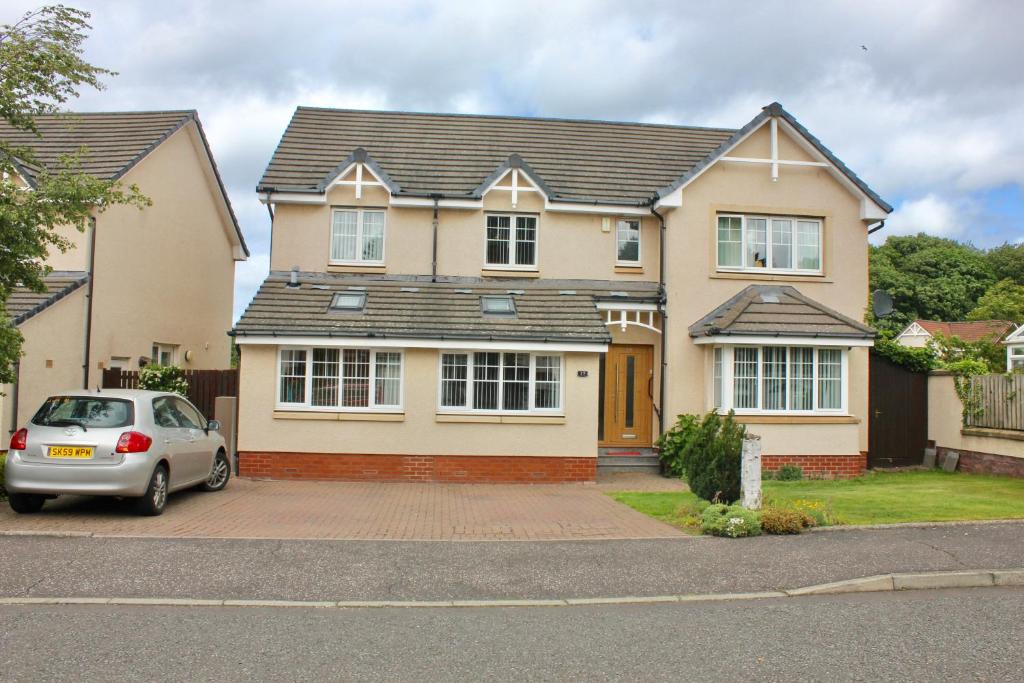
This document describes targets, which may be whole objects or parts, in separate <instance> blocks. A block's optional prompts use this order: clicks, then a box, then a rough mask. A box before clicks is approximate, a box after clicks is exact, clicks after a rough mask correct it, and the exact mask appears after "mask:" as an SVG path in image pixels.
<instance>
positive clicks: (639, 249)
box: [615, 217, 717, 266]
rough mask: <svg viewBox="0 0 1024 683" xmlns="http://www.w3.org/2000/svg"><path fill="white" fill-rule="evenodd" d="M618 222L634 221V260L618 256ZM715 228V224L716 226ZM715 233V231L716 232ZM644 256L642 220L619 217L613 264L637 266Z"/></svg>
mask: <svg viewBox="0 0 1024 683" xmlns="http://www.w3.org/2000/svg"><path fill="white" fill-rule="evenodd" d="M620 223H636V260H635V261H623V260H622V259H620V258H619V246H620V245H621V244H622V242H621V241H620V240H619V224H620ZM715 229H716V230H717V225H716V228H715ZM716 234H717V233H716ZM643 258H644V222H643V221H642V220H640V219H639V218H626V217H620V218H618V219H616V221H615V265H617V266H639V265H640V264H641V263H643Z"/></svg>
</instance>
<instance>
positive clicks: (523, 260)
mask: <svg viewBox="0 0 1024 683" xmlns="http://www.w3.org/2000/svg"><path fill="white" fill-rule="evenodd" d="M258 193H259V197H260V199H261V200H262V201H263V202H264V203H266V204H267V205H268V206H269V207H271V210H272V215H273V248H272V253H271V273H270V275H269V277H268V278H267V280H266V281H265V282H264V283H263V285H262V286H261V288H260V290H259V292H258V293H257V295H256V297H255V298H254V300H253V301H252V303H251V304H250V305H249V307H248V310H247V311H246V312H245V314H244V315H243V317H242V318H241V320H240V321H239V322H238V323H237V325H236V327H235V329H234V330H233V334H234V335H235V339H236V341H237V342H238V344H239V346H240V348H241V349H242V354H241V358H242V361H241V380H240V402H239V410H240V415H239V459H240V460H239V462H240V468H241V473H242V474H243V475H250V476H268V477H279V478H303V477H305V478H317V479H362V480H439V481H523V482H554V481H588V480H593V479H594V477H595V473H596V468H597V465H598V455H599V453H609V454H616V453H645V452H648V449H650V447H651V446H652V444H653V442H654V440H655V438H656V437H657V435H658V434H659V433H660V432H661V431H663V430H664V429H667V428H668V427H670V426H671V425H672V424H673V423H674V421H675V417H676V416H677V415H678V414H680V413H703V412H705V411H709V410H719V411H721V412H725V411H728V410H734V411H735V412H736V414H737V415H738V416H739V417H738V419H740V420H741V421H743V422H744V423H746V424H747V425H748V427H749V429H750V431H752V432H754V433H757V434H759V435H761V437H762V440H763V448H764V452H765V454H766V455H765V458H764V463H765V466H766V467H767V468H769V469H774V468H776V467H778V466H779V465H780V464H783V463H788V462H793V463H797V464H799V465H801V466H802V467H803V468H804V469H805V471H808V472H811V473H820V474H825V475H839V476H844V475H848V474H853V473H856V472H859V471H860V470H861V469H863V468H864V466H865V462H866V451H867V443H868V439H867V428H868V424H867V420H866V419H865V418H866V415H867V409H868V395H867V391H868V347H870V346H871V345H872V340H873V338H874V331H873V330H871V329H870V328H868V327H866V326H865V325H863V324H862V323H861V322H859V320H860V319H861V317H862V315H863V310H864V307H865V302H866V300H867V290H868V242H867V233H868V228H869V226H871V225H872V224H876V223H878V222H879V221H881V220H882V219H884V218H885V217H886V215H887V214H888V213H889V212H890V211H891V208H890V207H889V206H888V205H887V204H886V203H885V202H884V201H883V200H882V199H881V198H880V197H878V195H876V194H875V193H874V192H873V191H872V190H871V189H870V188H868V186H867V185H866V184H865V183H864V182H863V181H862V180H860V179H859V178H858V177H857V176H856V175H854V174H853V172H851V171H850V170H849V169H848V168H847V167H846V166H844V165H843V163H842V162H840V161H839V160H838V159H837V158H836V157H835V156H834V155H833V154H832V153H831V152H829V150H828V149H826V148H825V147H824V146H823V145H822V144H821V143H820V142H819V141H818V140H817V139H816V138H815V137H814V136H813V135H811V134H810V133H809V132H808V131H807V130H806V129H804V127H803V126H802V125H801V124H800V123H799V122H797V121H796V119H794V118H793V117H792V116H791V115H790V114H789V113H787V112H786V111H785V110H784V109H783V108H782V107H781V106H780V105H779V104H772V105H770V106H768V107H765V108H764V110H763V111H761V112H760V113H759V114H758V115H757V116H756V117H754V118H753V120H751V121H750V122H749V123H747V124H746V125H745V126H743V127H742V128H740V129H738V130H734V129H712V128H696V127H684V126H666V125H647V124H635V123H612V122H603V121H574V120H561V119H535V118H517V117H503V116H464V115H439V114H415V113H399V112H372V111H347V110H331V109H312V108H299V109H298V110H297V111H296V112H295V114H294V116H293V118H292V120H291V123H290V124H289V126H288V129H287V130H286V131H285V133H284V136H283V138H282V139H281V142H280V144H279V146H278V148H277V150H276V152H275V153H274V156H273V158H272V159H271V161H270V164H269V166H268V168H267V170H266V172H265V174H264V176H263V178H262V180H261V181H260V183H259V187H258Z"/></svg>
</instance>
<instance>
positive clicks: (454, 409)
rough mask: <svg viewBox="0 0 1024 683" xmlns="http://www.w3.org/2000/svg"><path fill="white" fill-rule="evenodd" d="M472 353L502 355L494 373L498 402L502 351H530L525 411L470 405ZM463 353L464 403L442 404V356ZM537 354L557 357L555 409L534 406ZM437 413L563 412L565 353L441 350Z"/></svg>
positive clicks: (500, 398)
mask: <svg viewBox="0 0 1024 683" xmlns="http://www.w3.org/2000/svg"><path fill="white" fill-rule="evenodd" d="M475 353H499V354H502V364H501V365H500V366H499V372H498V401H499V405H500V404H501V402H502V401H504V396H505V393H504V387H505V366H504V354H506V353H529V354H530V382H529V394H530V407H529V408H527V409H526V410H505V409H503V408H499V409H498V410H490V409H484V408H473V380H474V367H473V354H475ZM449 354H450V355H465V356H466V380H465V381H466V405H465V406H446V405H442V402H443V392H444V375H443V373H444V363H443V361H444V357H445V356H446V355H449ZM537 356H554V357H556V358H558V408H538V407H537V405H536V403H537V395H536V386H537ZM437 412H438V413H445V414H457V415H463V414H467V413H472V414H474V415H547V416H559V417H561V416H564V415H565V355H564V354H561V353H550V352H545V351H512V350H498V349H445V350H444V351H441V352H439V353H438V354H437Z"/></svg>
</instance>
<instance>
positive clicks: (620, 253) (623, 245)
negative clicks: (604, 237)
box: [615, 218, 640, 266]
mask: <svg viewBox="0 0 1024 683" xmlns="http://www.w3.org/2000/svg"><path fill="white" fill-rule="evenodd" d="M615 242H616V246H615V248H616V252H615V254H616V256H615V261H616V263H618V264H620V265H624V266H638V265H640V219H638V218H631V219H628V220H627V219H620V220H619V222H618V224H617V226H616V228H615Z"/></svg>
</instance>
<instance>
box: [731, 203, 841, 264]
mask: <svg viewBox="0 0 1024 683" xmlns="http://www.w3.org/2000/svg"><path fill="white" fill-rule="evenodd" d="M722 218H739V219H740V260H741V264H740V265H739V266H724V265H720V264H719V253H718V252H719V246H720V244H719V240H718V222H719V219H722ZM750 219H756V220H763V221H765V267H764V268H758V267H757V266H754V265H752V264H749V263H747V221H748V220H750ZM773 220H776V221H790V223H791V232H790V245H791V247H790V248H791V251H790V254H791V257H792V261H791V263H792V264H793V267H792V268H773V267H772V265H771V264H772V248H773V247H772V221H773ZM800 222H803V223H817V224H818V267H817V268H816V269H810V268H797V267H796V264H797V263H798V261H799V247H798V244H797V240H798V235H799V227H798V225H799V223H800ZM714 238H715V269H716V270H717V271H718V272H723V273H786V274H795V275H822V274H824V266H825V253H824V252H825V221H824V219H822V218H814V217H810V216H774V215H770V214H745V213H719V214H717V215H716V216H715V225H714Z"/></svg>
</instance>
